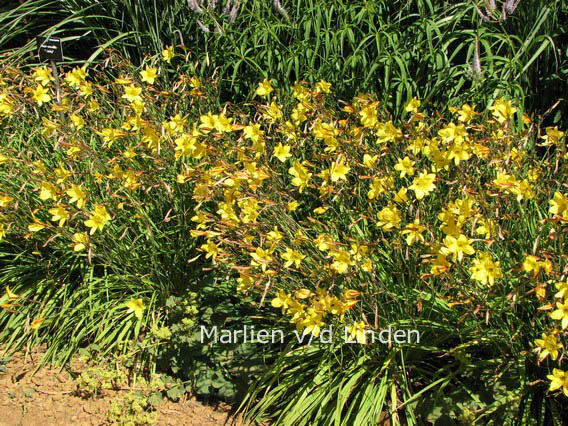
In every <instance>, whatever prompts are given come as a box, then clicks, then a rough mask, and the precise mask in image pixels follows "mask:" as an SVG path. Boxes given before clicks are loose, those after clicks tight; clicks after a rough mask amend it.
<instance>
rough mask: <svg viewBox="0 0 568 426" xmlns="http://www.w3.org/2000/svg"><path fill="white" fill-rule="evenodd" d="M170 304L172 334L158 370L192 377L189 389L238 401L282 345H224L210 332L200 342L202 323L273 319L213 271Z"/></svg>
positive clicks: (233, 324)
mask: <svg viewBox="0 0 568 426" xmlns="http://www.w3.org/2000/svg"><path fill="white" fill-rule="evenodd" d="M193 292H195V293H193ZM166 306H167V307H168V324H169V329H170V330H171V332H172V337H171V338H170V339H169V340H168V341H167V343H166V344H164V346H162V347H161V349H160V355H159V358H158V361H157V362H158V369H160V370H161V371H166V372H171V374H172V375H173V376H174V377H178V378H181V379H183V380H184V381H186V382H188V385H187V389H188V390H189V389H191V390H192V391H193V392H194V393H196V394H197V395H199V396H202V397H213V398H220V399H223V400H225V401H229V402H234V401H236V400H239V399H240V398H242V396H243V394H244V392H245V391H246V389H247V388H248V386H249V385H250V383H251V382H252V378H253V377H254V376H255V375H257V374H259V373H260V372H261V371H263V369H264V368H265V365H266V363H268V362H269V361H270V359H272V358H274V356H275V354H276V353H277V351H278V349H279V347H278V345H276V346H271V345H269V346H266V347H264V345H263V346H262V347H259V345H257V344H254V343H250V342H249V343H244V342H236V343H232V344H221V343H218V342H217V343H215V342H214V341H210V340H209V339H207V338H206V337H205V338H204V341H203V342H202V341H201V338H202V333H201V326H204V327H206V328H207V330H210V329H211V328H212V327H215V326H216V327H218V328H219V329H229V330H235V329H242V328H243V327H244V326H245V325H247V326H249V327H251V326H255V327H257V328H258V327H261V326H262V325H263V324H264V325H270V324H271V322H270V320H269V319H268V318H264V316H263V313H262V311H259V310H258V309H256V308H255V307H254V306H252V305H251V304H250V301H247V300H243V299H242V298H240V297H238V296H237V295H236V294H235V286H234V283H230V282H226V281H225V280H222V279H214V278H213V275H209V276H208V278H207V279H206V280H204V281H203V282H202V284H201V285H200V286H198V287H196V288H193V289H192V293H189V294H185V295H180V296H175V297H174V296H172V297H170V298H169V299H168V301H167V303H166ZM168 396H169V394H168Z"/></svg>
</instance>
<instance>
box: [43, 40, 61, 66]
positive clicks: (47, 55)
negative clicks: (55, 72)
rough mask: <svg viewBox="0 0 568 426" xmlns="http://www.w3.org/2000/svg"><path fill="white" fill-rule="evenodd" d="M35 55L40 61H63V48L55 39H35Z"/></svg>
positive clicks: (59, 41)
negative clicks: (36, 54)
mask: <svg viewBox="0 0 568 426" xmlns="http://www.w3.org/2000/svg"><path fill="white" fill-rule="evenodd" d="M36 40H37V53H38V55H39V60H40V61H55V62H62V61H63V46H62V45H61V39H60V38H57V37H50V38H46V37H36Z"/></svg>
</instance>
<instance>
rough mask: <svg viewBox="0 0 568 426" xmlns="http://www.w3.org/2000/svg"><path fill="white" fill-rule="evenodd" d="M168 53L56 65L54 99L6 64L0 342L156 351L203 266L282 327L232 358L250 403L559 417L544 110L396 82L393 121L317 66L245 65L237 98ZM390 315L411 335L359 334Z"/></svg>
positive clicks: (558, 139) (361, 414)
mask: <svg viewBox="0 0 568 426" xmlns="http://www.w3.org/2000/svg"><path fill="white" fill-rule="evenodd" d="M176 53H177V52H176V51H175V49H174V48H173V47H170V48H167V49H165V50H164V51H163V52H162V55H161V56H162V60H161V61H160V62H157V60H155V59H154V60H153V61H148V63H147V65H146V66H144V68H142V69H135V68H133V67H131V66H130V65H129V64H128V63H126V62H123V61H121V60H119V59H118V58H117V57H111V58H109V63H112V64H113V66H114V68H115V69H117V70H118V71H119V74H120V75H119V77H118V78H112V79H109V78H108V77H104V73H98V72H97V73H95V71H91V70H88V69H84V68H79V67H76V68H73V69H71V70H68V72H66V74H65V77H64V82H65V84H64V88H63V93H62V96H61V100H60V101H58V100H57V95H56V93H55V91H54V87H53V82H52V80H51V78H52V77H51V74H50V71H49V70H48V69H47V68H45V67H36V68H35V69H33V70H32V72H30V73H23V72H22V71H21V70H18V69H16V68H6V70H5V71H3V73H2V79H1V83H2V85H1V86H0V91H1V92H0V93H1V94H0V115H1V116H2V118H1V120H2V121H1V123H2V129H3V132H2V136H0V138H1V140H2V146H1V148H0V155H1V157H0V163H1V164H0V175H1V176H2V182H3V183H2V187H1V189H0V192H1V194H0V202H1V204H0V209H1V210H0V213H1V215H2V216H1V222H0V237H1V238H2V240H1V241H0V247H1V250H0V263H1V266H2V271H1V275H0V282H1V283H2V284H3V286H4V287H5V294H4V295H3V296H2V298H1V299H0V302H1V303H2V308H3V311H2V313H1V314H0V324H1V325H2V331H1V332H0V338H1V339H2V340H5V341H8V342H9V343H10V344H11V345H12V346H13V347H18V346H21V345H23V344H25V343H30V344H31V343H36V342H41V341H45V342H47V343H48V344H49V345H50V351H48V357H52V358H57V357H58V356H60V357H62V359H63V360H65V359H68V358H69V356H70V355H71V354H72V353H73V352H74V351H75V350H77V348H78V347H80V346H81V345H83V344H85V343H89V342H93V343H96V344H97V345H98V346H99V347H101V353H102V355H104V354H105V353H110V352H112V351H115V350H123V351H129V352H134V354H136V356H138V357H139V358H138V361H144V362H145V363H146V365H148V366H150V368H153V366H155V365H156V361H157V360H159V359H160V355H161V354H165V353H167V350H166V348H168V342H171V339H173V338H174V337H173V336H172V335H171V333H172V330H176V327H174V326H173V325H172V323H171V318H172V316H173V314H172V312H173V311H174V309H173V308H172V306H171V304H172V303H177V302H175V298H174V299H169V300H170V302H169V304H170V306H169V307H168V298H169V297H170V296H172V295H175V296H177V297H180V296H181V297H187V298H188V300H190V302H189V306H188V307H185V306H184V307H183V309H182V310H183V312H182V314H181V315H177V317H179V322H177V330H178V332H179V333H189V330H188V329H184V327H183V326H182V325H181V324H186V325H188V324H191V326H195V325H197V324H199V321H200V314H201V312H203V310H202V309H204V308H207V307H204V306H199V301H198V298H199V297H200V296H201V295H202V293H203V292H202V291H200V290H199V289H200V286H201V287H203V285H204V283H203V282H204V281H205V280H207V279H208V278H207V277H206V276H205V275H204V274H202V273H201V270H202V268H205V269H206V270H207V272H212V273H213V276H214V278H215V279H214V280H212V281H211V282H209V283H208V284H207V287H208V288H210V289H212V290H208V291H213V292H214V291H215V289H217V290H218V291H219V294H223V292H225V291H226V292H227V293H228V294H227V295H226V296H225V298H226V299H227V300H229V297H234V298H235V300H240V301H242V303H243V305H246V306H249V307H250V306H256V307H257V309H258V310H257V311H256V312H254V311H251V312H250V313H249V314H247V315H248V316H247V317H246V318H245V317H244V316H243V317H239V316H238V315H236V316H234V317H233V318H229V317H230V315H228V316H222V320H221V324H230V325H231V326H233V325H235V326H236V324H238V323H239V322H240V323H244V322H245V321H247V320H251V319H253V320H255V321H257V320H261V321H264V322H266V324H265V325H266V327H271V328H273V329H281V330H283V331H284V332H285V334H286V336H287V337H286V341H285V342H284V343H283V345H284V347H280V346H278V345H275V346H270V345H269V346H268V347H269V349H270V350H272V352H270V356H269V357H267V358H265V359H263V360H262V361H261V360H259V361H258V365H261V364H262V363H266V364H267V368H261V369H260V371H257V370H255V371H254V373H252V374H255V375H256V377H257V378H258V379H257V380H256V382H255V383H254V384H253V386H251V387H250V388H249V391H248V392H247V394H246V395H245V397H244V402H243V404H242V406H241V408H242V410H243V411H244V412H245V415H246V416H247V418H248V419H250V420H253V421H264V420H272V421H274V422H275V423H276V424H282V425H296V424H332V423H334V424H345V425H359V424H360V425H366V424H376V422H377V421H378V419H379V418H382V417H384V416H388V417H390V418H391V420H393V421H395V422H396V421H399V422H402V423H404V424H423V423H424V422H435V421H444V420H446V421H449V422H452V421H453V422H461V423H462V424H473V423H475V422H477V423H479V422H482V423H491V422H502V421H503V419H507V420H510V421H513V420H514V419H519V421H525V422H528V423H530V422H531V421H533V420H534V421H535V422H536V421H537V419H545V420H546V419H557V421H560V419H561V418H562V417H563V416H566V412H565V408H564V407H565V406H566V404H565V403H566V397H567V396H568V373H566V363H565V360H564V353H565V352H564V351H565V345H566V330H567V328H568V313H567V312H568V311H567V308H566V306H567V304H568V301H567V300H568V299H567V297H568V290H567V289H568V284H567V281H566V280H567V272H568V271H567V269H566V268H567V262H566V255H565V252H566V241H567V239H566V226H567V225H568V193H567V186H566V182H565V176H567V175H568V170H567V169H566V160H567V159H568V157H567V149H566V144H565V135H564V132H563V131H562V129H559V128H558V127H547V128H544V129H539V128H538V127H537V126H536V125H535V124H534V122H533V121H531V119H530V118H529V117H528V116H527V115H525V114H522V105H520V104H518V103H516V101H515V100H512V99H505V98H500V99H497V100H496V101H495V102H493V104H492V105H491V106H490V107H489V109H488V110H486V111H481V110H479V109H478V108H476V106H475V105H473V104H463V103H461V102H460V103H456V104H455V105H451V106H450V107H449V108H448V109H447V110H436V109H433V108H431V107H430V106H429V104H428V103H426V102H422V101H421V100H419V99H417V98H412V99H410V100H408V102H406V104H405V111H404V115H403V117H402V119H400V120H393V118H392V115H391V114H390V113H389V111H388V110H387V109H385V108H383V106H382V104H381V102H380V101H379V100H378V99H377V98H376V97H375V96H374V95H373V94H369V93H359V94H358V95H357V96H356V97H355V98H354V99H353V100H352V101H349V102H347V101H336V100H335V99H334V98H333V97H332V96H331V95H330V94H331V93H332V91H333V85H332V84H331V83H329V82H327V81H324V80H322V81H319V82H318V83H317V84H315V85H313V86H311V85H308V84H307V83H305V82H302V81H297V82H296V83H295V84H293V85H292V87H282V88H280V89H278V88H275V87H274V85H273V84H272V83H271V82H270V81H269V80H268V79H265V80H264V81H262V82H260V83H259V85H258V87H257V88H256V90H255V99H256V101H255V102H254V103H252V104H249V105H243V106H240V105H231V104H226V105H224V106H222V108H219V107H218V106H216V105H215V104H213V103H212V102H210V101H209V97H208V93H209V90H212V89H211V87H212V86H211V83H208V82H205V81H203V80H199V79H198V78H197V77H195V76H193V75H187V74H176V75H175V78H173V79H172V80H171V81H173V82H174V83H173V84H172V85H171V86H168V87H166V86H162V84H161V82H160V78H161V77H160V76H161V75H162V73H163V72H164V69H166V68H167V67H168V65H167V64H168V63H169V62H170V61H171V60H172V59H173V57H174V55H176ZM229 294H230V296H229ZM196 298H197V299H196ZM203 300H204V299H203ZM230 300H232V299H230ZM253 303H254V305H253ZM194 305H196V308H197V309H192V306H194ZM216 306H219V309H221V308H220V307H221V306H222V303H217V304H216V305H215V306H213V312H211V310H209V313H208V314H207V315H208V318H210V317H211V315H212V314H213V313H214V311H215V307H216ZM223 309H225V308H223ZM244 311H246V310H245V309H244V308H243V310H242V311H241V312H244ZM224 315H227V312H224ZM184 321H185V322H184ZM259 323H260V322H259ZM209 325H210V324H209ZM329 326H332V327H333V328H334V329H335V330H341V333H339V334H337V333H334V334H333V335H332V339H331V340H330V341H327V342H324V341H322V339H321V337H322V335H323V333H324V331H325V330H326V328H328V327H329ZM388 326H390V327H392V328H394V329H402V330H416V331H417V332H418V334H419V340H408V341H406V342H399V341H393V340H392V339H391V340H390V341H388V342H382V341H377V340H375V341H373V339H372V337H373V334H372V333H371V332H373V333H379V332H380V331H381V330H383V329H385V328H387V327H388ZM193 330H195V329H193ZM294 332H296V333H297V335H298V336H304V337H306V338H307V339H309V340H302V341H301V342H300V341H299V340H295V339H294V337H293V336H294ZM345 336H347V337H348V339H345ZM346 340H349V342H348V341H346ZM308 342H309V343H308ZM350 342H351V343H350ZM179 343H180V340H178V341H177V343H176V344H174V345H170V346H169V350H170V352H171V353H173V354H174V355H172V356H173V357H177V361H176V362H177V363H178V364H179V365H182V363H181V361H180V359H179V354H180V353H181V354H183V351H181V350H180V349H179V347H177V346H176V345H177V344H179ZM182 343H183V342H182ZM189 344H190V345H192V344H193V345H194V344H195V340H193V341H192V342H190V343H189ZM219 347H220V348H222V345H219ZM273 349H277V351H276V352H275V351H274V350H273ZM258 350H261V349H260V348H259V349H258ZM231 356H232V355H231ZM235 358H237V357H235ZM172 359H174V358H172ZM162 361H163V358H162ZM251 371H252V370H251ZM231 374H232V373H228V375H225V376H223V377H222V378H220V377H219V376H215V377H214V380H216V381H217V382H219V385H218V386H217V390H218V389H219V388H220V387H225V380H226V378H227V377H229V376H230V375H231ZM252 374H251V375H252ZM212 377H213V376H212ZM212 380H213V379H212ZM213 387H214V388H215V386H213ZM232 392H233V393H232V395H233V396H234V393H235V392H236V390H235V389H233V390H232ZM547 421H548V420H547Z"/></svg>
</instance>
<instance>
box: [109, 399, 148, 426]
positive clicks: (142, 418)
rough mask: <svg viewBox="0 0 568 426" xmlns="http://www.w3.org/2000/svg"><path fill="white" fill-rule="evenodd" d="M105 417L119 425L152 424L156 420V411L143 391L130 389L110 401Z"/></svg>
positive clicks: (137, 425) (136, 425)
mask: <svg viewBox="0 0 568 426" xmlns="http://www.w3.org/2000/svg"><path fill="white" fill-rule="evenodd" d="M107 419H108V421H109V422H111V423H112V424H116V425H120V426H144V425H153V424H156V423H157V422H158V413H157V412H155V411H153V405H152V403H151V399H150V398H149V397H148V396H147V395H146V393H145V392H143V391H131V392H128V393H127V394H125V395H123V396H121V397H120V398H116V399H114V400H113V401H112V402H111V404H110V407H109V409H108V411H107Z"/></svg>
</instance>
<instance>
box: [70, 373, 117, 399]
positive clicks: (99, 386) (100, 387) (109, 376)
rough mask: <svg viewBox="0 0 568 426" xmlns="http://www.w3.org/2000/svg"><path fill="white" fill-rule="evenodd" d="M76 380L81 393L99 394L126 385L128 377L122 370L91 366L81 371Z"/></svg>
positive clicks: (88, 394) (87, 394)
mask: <svg viewBox="0 0 568 426" xmlns="http://www.w3.org/2000/svg"><path fill="white" fill-rule="evenodd" d="M76 380H77V385H78V387H79V392H80V393H82V394H84V395H86V396H90V395H94V396H97V395H99V394H101V393H102V392H104V390H108V389H117V388H120V387H121V386H123V385H126V382H127V377H126V374H125V373H124V372H123V371H121V370H116V369H112V370H111V369H108V367H101V366H91V367H88V368H86V369H85V370H83V371H81V374H80V375H79V377H77V379H76Z"/></svg>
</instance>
